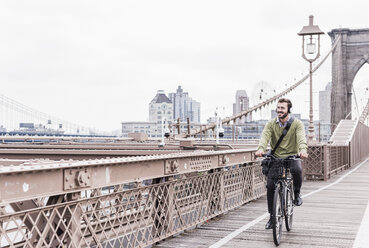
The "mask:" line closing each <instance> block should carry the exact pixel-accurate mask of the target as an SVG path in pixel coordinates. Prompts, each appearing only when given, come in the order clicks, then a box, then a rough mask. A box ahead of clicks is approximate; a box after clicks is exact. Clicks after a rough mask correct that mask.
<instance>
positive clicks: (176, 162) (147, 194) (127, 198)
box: [0, 123, 369, 247]
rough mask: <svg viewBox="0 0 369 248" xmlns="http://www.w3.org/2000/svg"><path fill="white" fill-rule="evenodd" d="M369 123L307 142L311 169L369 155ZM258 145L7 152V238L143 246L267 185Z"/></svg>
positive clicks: (316, 172) (3, 235)
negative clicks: (55, 154)
mask: <svg viewBox="0 0 369 248" xmlns="http://www.w3.org/2000/svg"><path fill="white" fill-rule="evenodd" d="M368 129H369V128H368V127H367V126H365V125H362V124H361V123H359V124H358V125H357V126H356V128H355V132H353V134H352V137H351V138H350V142H349V144H348V145H332V144H317V145H313V146H309V150H308V153H309V158H308V159H306V160H304V161H303V168H304V177H305V178H306V179H312V180H317V179H324V180H327V179H328V178H330V177H331V176H332V175H333V174H335V173H338V172H340V171H342V170H344V169H347V168H349V167H350V166H353V165H354V164H356V163H358V162H360V161H362V160H363V159H364V158H365V157H367V156H368V155H369V149H368V140H369V137H368V136H369V131H368ZM254 152H255V149H229V150H223V151H194V152H186V153H177V154H165V155H153V156H140V157H126V158H112V159H95V160H83V161H50V160H16V161H15V160H6V161H5V160H4V161H1V160H0V247H146V246H149V245H151V244H154V243H156V242H158V241H160V240H162V239H165V238H167V237H169V236H172V235H174V234H177V233H179V232H181V231H183V230H186V229H188V228H191V227H194V226H196V225H198V224H201V223H203V222H205V221H206V220H208V219H211V218H213V217H215V216H217V215H220V214H222V213H225V212H227V211H229V210H231V209H233V208H235V207H237V206H240V205H242V204H244V203H246V202H248V201H251V200H253V199H256V198H258V197H260V196H262V195H264V194H265V193H266V188H265V177H264V176H263V175H262V173H261V167H260V163H259V162H258V161H256V160H255V159H254Z"/></svg>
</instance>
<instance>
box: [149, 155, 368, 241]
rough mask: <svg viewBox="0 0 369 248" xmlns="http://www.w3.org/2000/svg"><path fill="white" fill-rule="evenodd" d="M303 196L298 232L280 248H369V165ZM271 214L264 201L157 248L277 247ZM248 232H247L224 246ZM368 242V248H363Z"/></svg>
mask: <svg viewBox="0 0 369 248" xmlns="http://www.w3.org/2000/svg"><path fill="white" fill-rule="evenodd" d="M346 173H350V174H348V175H347V176H345V175H346ZM302 193H303V194H304V204H303V205H302V206H301V207H296V208H295V214H294V223H293V229H292V230H291V232H289V233H287V231H285V230H284V232H283V237H282V243H281V245H280V246H279V247H325V248H327V247H345V248H346V247H352V246H353V245H354V243H355V239H356V243H355V247H369V238H368V236H369V228H368V226H369V220H368V219H369V205H368V202H369V160H366V162H364V163H362V164H360V165H359V166H357V167H354V168H353V169H351V170H349V171H347V172H344V173H341V174H340V175H338V176H336V177H334V178H333V179H331V180H329V181H326V182H324V181H316V182H304V183H303V187H302ZM367 208H368V209H367ZM265 210H266V197H263V198H261V199H259V200H257V201H254V202H251V203H249V204H246V205H244V206H242V207H240V208H238V209H235V210H233V211H231V212H229V213H228V214H226V215H223V216H221V217H218V218H216V219H213V220H211V221H209V222H208V223H205V224H203V225H202V226H201V227H199V228H197V229H193V230H190V231H186V232H184V233H182V234H181V235H178V236H177V237H174V238H171V239H168V240H166V241H164V242H162V243H160V244H158V245H156V246H155V247H157V248H159V247H160V248H169V247H190V248H195V247H209V246H211V245H213V246H212V247H214V248H215V247H248V248H249V247H258V248H259V247H275V245H274V243H273V237H272V231H271V230H265V229H264V225H265V223H266V221H267V218H266V217H267V215H266V212H265ZM365 212H366V214H364V213H365ZM263 215H264V216H263ZM263 217H264V218H263ZM262 218H263V219H262ZM255 219H258V220H260V219H261V221H258V222H257V221H254V220H255ZM252 221H254V223H255V222H256V223H255V224H253V223H251V222H252ZM364 223H365V224H364ZM242 227H243V228H244V229H243V230H244V231H242V232H240V233H239V234H238V235H234V236H235V237H234V238H231V239H230V240H229V241H228V242H226V243H223V244H222V245H218V244H219V243H217V242H218V241H220V240H222V239H223V238H225V237H226V238H227V237H229V235H230V234H232V233H234V232H235V231H237V230H239V229H240V228H242ZM245 229H246V230H245ZM359 230H360V232H359ZM358 232H359V235H358ZM363 234H364V235H363ZM363 238H364V240H365V241H364V244H365V245H363V246H360V245H358V244H359V243H358V241H360V239H361V241H362V242H363ZM223 241H224V239H223ZM214 244H215V245H214ZM362 244H363V243H362Z"/></svg>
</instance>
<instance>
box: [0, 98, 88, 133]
mask: <svg viewBox="0 0 369 248" xmlns="http://www.w3.org/2000/svg"><path fill="white" fill-rule="evenodd" d="M0 106H1V108H0V110H1V112H2V113H1V119H2V120H1V122H0V124H1V125H2V127H3V128H7V129H12V128H13V129H14V128H16V127H17V126H18V124H19V123H20V122H29V121H32V122H35V121H37V122H44V123H47V124H51V123H53V124H57V125H61V126H59V127H58V128H61V127H62V128H63V129H64V130H65V131H66V132H67V133H71V134H78V133H80V134H90V131H91V130H92V129H91V128H88V127H84V126H82V125H78V124H75V123H72V122H69V121H64V120H62V119H60V118H57V117H55V116H52V115H49V114H46V113H43V112H40V111H38V110H36V109H33V108H31V107H28V106H26V105H24V104H22V103H20V102H17V101H15V100H13V99H11V98H9V97H6V96H4V95H2V94H0Z"/></svg>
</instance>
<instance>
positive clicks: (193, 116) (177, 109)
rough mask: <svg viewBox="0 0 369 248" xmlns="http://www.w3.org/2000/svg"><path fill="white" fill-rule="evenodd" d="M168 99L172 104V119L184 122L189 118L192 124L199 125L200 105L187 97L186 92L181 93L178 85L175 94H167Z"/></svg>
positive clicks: (181, 90)
mask: <svg viewBox="0 0 369 248" xmlns="http://www.w3.org/2000/svg"><path fill="white" fill-rule="evenodd" d="M169 99H170V100H171V102H172V103H173V119H174V120H177V119H178V118H179V119H180V120H181V121H182V122H185V121H186V120H187V118H190V121H191V122H192V123H200V103H199V102H197V101H195V100H193V99H192V98H191V97H189V95H188V92H183V89H182V87H181V86H180V85H179V86H178V88H177V91H176V92H175V93H169Z"/></svg>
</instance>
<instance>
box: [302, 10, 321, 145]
mask: <svg viewBox="0 0 369 248" xmlns="http://www.w3.org/2000/svg"><path fill="white" fill-rule="evenodd" d="M313 20H314V16H312V15H310V16H309V25H308V26H304V27H303V28H302V29H301V31H300V32H299V33H298V35H299V36H301V37H302V57H303V58H304V59H305V60H306V61H308V62H309V63H310V71H309V74H310V113H309V134H308V142H309V143H312V142H313V141H314V137H315V135H314V121H313V65H312V64H313V62H314V61H315V60H317V59H318V58H319V56H320V35H321V34H324V32H323V31H322V30H320V28H319V27H318V25H314V24H313ZM316 43H318V44H316ZM317 46H318V49H317ZM305 52H306V53H307V54H308V55H306V53H305Z"/></svg>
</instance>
